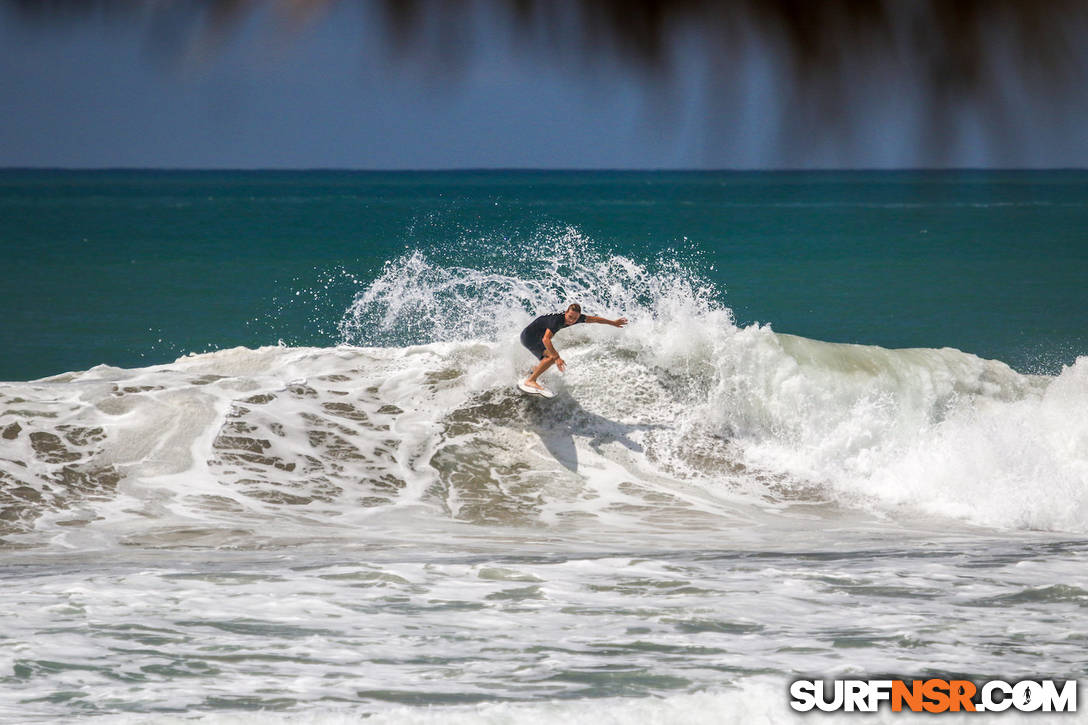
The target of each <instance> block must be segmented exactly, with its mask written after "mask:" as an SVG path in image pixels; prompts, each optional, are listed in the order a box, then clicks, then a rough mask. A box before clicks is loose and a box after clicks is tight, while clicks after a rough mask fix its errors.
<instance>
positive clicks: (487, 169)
mask: <svg viewBox="0 0 1088 725" xmlns="http://www.w3.org/2000/svg"><path fill="white" fill-rule="evenodd" d="M11 171H73V172H76V171H110V172H118V171H124V172H163V171H167V172H181V173H187V172H188V173H208V172H241V173H247V172H294V173H327V172H338V173H357V174H367V173H373V174H446V173H449V174H456V173H613V174H615V173H632V174H641V173H689V174H690V173H707V174H715V173H738V174H749V173H784V174H788V173H808V172H811V173H836V172H858V173H872V172H901V171H912V172H946V171H947V172H963V171H972V172H998V171H1041V172H1042V171H1088V166H896V167H893V166H820V167H791V166H782V167H771V168H759V167H719V168H696V167H681V166H662V167H559V166H556V167H548V166H535V167H534V166H458V167H430V168H428V167H412V168H396V167H394V168H368V167H350V166H0V173H4V172H11Z"/></svg>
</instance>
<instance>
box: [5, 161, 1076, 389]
mask: <svg viewBox="0 0 1088 725" xmlns="http://www.w3.org/2000/svg"><path fill="white" fill-rule="evenodd" d="M567 226H570V227H573V228H575V229H577V230H579V232H580V233H581V234H582V235H583V236H584V237H585V238H586V239H588V240H589V243H590V244H591V245H592V247H593V248H595V249H596V250H597V251H599V252H601V253H605V254H616V255H626V256H629V257H631V258H633V259H635V260H646V259H649V258H653V257H655V256H657V255H662V254H664V255H669V254H672V251H671V250H674V249H675V250H679V252H678V253H679V255H680V256H681V257H682V258H683V259H684V260H686V261H687V262H688V264H689V266H690V267H691V268H692V269H693V270H694V271H697V272H698V273H699V274H701V275H702V276H703V277H704V278H705V279H706V280H707V281H709V282H711V283H712V284H713V285H714V287H715V294H717V295H718V296H719V297H720V299H721V301H722V303H723V304H725V305H727V306H728V307H730V308H731V309H732V310H733V311H734V313H735V315H736V318H737V321H738V322H740V323H742V324H744V323H748V322H752V321H760V322H764V323H770V324H771V326H772V327H773V328H774V329H775V330H776V331H779V332H788V333H792V334H797V335H801V336H804V337H808V338H814V339H819V340H826V341H835V342H857V343H865V344H874V345H880V346H884V347H954V348H957V349H960V350H964V351H967V352H972V353H975V354H977V355H980V356H982V357H987V358H997V359H1001V360H1004V361H1005V362H1007V363H1009V364H1010V365H1012V366H1013V367H1015V368H1017V369H1019V370H1021V371H1046V372H1054V371H1056V370H1057V369H1059V368H1060V365H1061V364H1070V363H1071V362H1072V361H1073V359H1074V358H1075V357H1076V355H1077V354H1084V353H1085V352H1086V351H1088V325H1086V324H1085V313H1084V310H1085V309H1088V285H1085V284H1084V279H1085V273H1086V272H1088V234H1086V230H1088V173H1085V172H1072V171H1070V172H1020V171H1009V172H804V173H800V172H799V173H716V172H707V173H681V172H667V173H665V172H662V173H650V172H647V173H626V172H624V173H613V172H449V173H411V172H405V173H369V172H368V173H355V172H324V171H322V172H174V171H163V172H160V171H4V172H0V246H2V247H3V249H4V250H5V251H4V252H3V260H4V264H3V265H2V267H0V269H2V272H0V274H2V275H3V277H2V279H0V283H2V285H3V289H4V294H3V296H2V298H0V319H2V320H3V327H2V330H3V346H4V350H5V353H4V355H3V356H2V357H0V379H7V380H19V379H24V380H25V379H31V378H36V377H42V376H45V375H51V374H56V373H60V372H63V371H69V370H82V369H86V368H89V367H91V366H93V365H96V364H99V363H107V364H110V365H116V366H121V367H135V366H141V365H148V364H152V363H159V362H166V361H169V360H172V359H174V358H176V357H178V356H179V355H182V354H185V353H189V352H204V351H209V350H215V349H221V348H225V347H234V346H238V345H244V346H249V347H256V346H260V345H267V344H275V343H276V342H278V341H280V340H282V341H284V342H285V343H287V344H291V345H318V346H327V345H332V344H336V343H337V342H340V341H341V339H340V333H339V331H338V329H337V323H338V322H339V321H340V319H341V318H342V316H343V315H344V313H345V311H346V310H347V308H348V307H349V306H350V304H351V301H352V298H353V296H354V295H355V294H356V293H357V292H358V291H359V290H360V289H361V288H362V287H363V286H365V284H366V282H368V281H369V280H371V279H373V278H374V277H375V276H376V275H377V274H378V273H379V272H380V270H381V268H382V265H383V263H385V262H386V261H390V260H394V259H396V258H397V257H398V255H401V254H403V253H404V251H405V250H406V249H419V250H424V251H425V252H427V253H429V254H430V255H432V256H435V257H437V258H441V259H443V260H444V261H446V262H447V263H450V264H465V265H469V266H472V265H473V264H476V265H477V266H486V264H487V260H488V259H489V258H490V257H492V256H493V255H494V254H495V253H496V250H498V249H501V248H520V249H524V248H532V247H536V246H539V245H542V244H543V245H546V244H547V243H548V238H549V234H550V233H551V231H552V230H554V229H557V228H563V227H567ZM531 261H532V260H529V262H527V264H529V263H531ZM525 271H526V272H528V271H529V270H525ZM424 341H425V340H415V341H414V342H424ZM364 342H365V340H364Z"/></svg>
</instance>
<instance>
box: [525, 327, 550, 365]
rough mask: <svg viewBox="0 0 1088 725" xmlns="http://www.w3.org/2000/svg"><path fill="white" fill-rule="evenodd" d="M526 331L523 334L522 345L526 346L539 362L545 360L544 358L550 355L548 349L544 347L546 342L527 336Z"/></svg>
mask: <svg viewBox="0 0 1088 725" xmlns="http://www.w3.org/2000/svg"><path fill="white" fill-rule="evenodd" d="M526 332H528V330H525V331H524V332H522V333H521V344H522V345H524V346H525V347H526V348H527V349H528V350H529V352H531V353H533V354H534V355H536V359H537V360H543V359H544V356H545V355H547V354H548V349H547V348H546V347H544V340H542V339H540V338H534V337H533V336H532V335H526V334H525V333H526Z"/></svg>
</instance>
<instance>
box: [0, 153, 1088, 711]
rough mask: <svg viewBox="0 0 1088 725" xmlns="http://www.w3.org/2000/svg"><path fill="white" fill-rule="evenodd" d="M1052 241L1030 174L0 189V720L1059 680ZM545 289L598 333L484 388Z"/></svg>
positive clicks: (1086, 540) (1065, 181)
mask: <svg viewBox="0 0 1088 725" xmlns="http://www.w3.org/2000/svg"><path fill="white" fill-rule="evenodd" d="M1086 229H1088V173H1085V172H1073V171H1068V172H879V173H878V172H823V173H610V172H595V173H583V172H578V173H575V172H569V173H559V172H547V173H545V172H539V173H537V172H456V173H453V172H451V173H347V172H233V173H226V172H127V171H110V172H73V171H4V172H0V248H2V249H3V261H4V264H3V265H2V266H0V275H3V277H2V282H3V290H4V293H3V295H2V296H0V331H2V336H3V337H2V341H3V347H2V349H3V353H2V354H0V380H6V381H7V382H3V383H0V580H2V586H0V625H2V626H0V721H3V722H66V721H70V720H72V719H73V718H77V717H79V718H87V719H95V718H97V719H101V720H103V721H106V722H124V723H129V722H141V723H142V722H156V723H158V722H193V721H195V722H228V723H264V722H320V723H326V722H327V723H341V722H358V721H363V720H365V721H367V722H410V723H416V722H421V723H431V722H434V723H438V722H441V723H447V722H455V723H533V722H593V723H602V722H603V723H609V722H616V723H623V722H659V723H702V722H707V723H710V722H714V723H719V722H783V721H791V720H793V719H794V718H795V717H797V716H795V715H794V714H793V713H792V711H791V710H790V708H789V704H788V702H789V697H788V683H789V682H790V681H791V680H793V679H797V678H802V677H803V678H808V677H813V676H817V677H829V678H833V677H843V678H859V677H870V676H871V677H902V678H905V679H915V678H925V677H929V676H939V677H945V678H948V677H956V678H967V679H973V680H975V681H983V680H987V679H994V678H1000V679H1007V680H1016V679H1051V678H1054V679H1077V678H1083V677H1084V676H1085V674H1086V668H1088V665H1086V661H1088V660H1086V658H1085V655H1084V651H1085V646H1086V644H1088V573H1086V565H1088V325H1086V322H1088V319H1086V312H1085V310H1088V291H1086V289H1088V286H1086V285H1085V280H1086V279H1088V274H1086V272H1088V235H1086V232H1085V230H1086ZM570 301H578V302H581V304H582V305H583V307H584V309H585V310H586V311H587V312H589V313H590V314H597V315H601V316H606V317H619V316H624V317H627V318H628V319H629V320H630V324H629V325H628V326H627V327H626V328H624V329H622V330H620V329H615V328H612V327H608V326H603V325H581V326H578V327H575V328H571V329H568V330H564V331H562V332H561V333H560V334H559V335H558V336H557V337H556V346H557V347H558V348H559V349H560V351H561V352H562V353H563V356H564V358H565V359H566V361H567V364H568V369H567V372H566V373H565V374H560V373H559V372H558V371H554V370H553V371H550V372H548V373H546V375H545V377H544V380H545V382H546V383H547V384H548V385H549V386H551V387H552V388H553V389H555V390H556V391H557V392H558V396H557V398H556V399H554V400H551V401H545V400H541V399H537V398H530V397H525V396H523V395H521V394H520V393H518V392H517V391H516V390H515V389H514V387H513V384H514V382H515V381H516V380H517V378H518V377H519V375H523V374H524V373H525V372H526V371H527V370H528V369H529V367H530V363H531V362H532V359H531V358H530V357H529V355H528V353H527V352H526V351H525V350H524V349H523V348H521V347H520V345H519V344H518V341H517V336H518V333H519V331H520V330H521V328H522V327H523V326H524V325H525V324H527V323H528V322H529V321H530V320H531V319H532V318H533V317H534V316H535V315H537V314H542V313H544V312H551V311H558V310H561V309H562V308H563V307H565V305H566V304H567V303H568V302H570ZM1082 695H1083V693H1082ZM1082 709H1083V708H1082ZM857 717H860V716H851V715H848V714H844V715H842V716H841V717H835V716H829V717H820V718H819V719H821V720H831V721H838V720H840V719H841V720H845V721H849V720H851V719H856V718H857ZM797 719H801V718H797ZM870 719H874V720H875V721H880V722H884V721H889V720H901V719H902V718H901V717H899V716H894V715H893V713H890V712H884V713H881V714H880V715H878V716H875V718H870ZM951 719H954V718H949V720H950V721H951ZM1020 719H1021V718H1020V717H1019V716H1017V715H1010V714H1005V715H1003V716H1001V720H1002V721H1003V722H1018V721H1019V720H1020ZM1022 719H1023V720H1025V721H1030V722H1045V721H1046V720H1047V717H1046V716H1045V715H1043V716H1040V715H1037V714H1036V715H1024V716H1023V717H1022ZM1083 719H1084V716H1083V715H1081V714H1078V715H1076V716H1072V717H1071V718H1070V717H1063V718H1060V721H1061V722H1072V721H1080V720H1083ZM979 720H980V718H978V717H975V718H972V719H971V721H979Z"/></svg>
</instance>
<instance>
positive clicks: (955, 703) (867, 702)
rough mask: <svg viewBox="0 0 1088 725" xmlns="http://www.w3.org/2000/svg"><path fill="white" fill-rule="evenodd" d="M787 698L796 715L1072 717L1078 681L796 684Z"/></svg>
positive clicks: (818, 681)
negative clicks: (883, 709) (881, 712)
mask: <svg viewBox="0 0 1088 725" xmlns="http://www.w3.org/2000/svg"><path fill="white" fill-rule="evenodd" d="M790 697H791V700H790V707H792V708H793V709H794V710H797V711H798V712H808V711H810V710H812V709H813V708H816V709H819V710H822V711H824V712H835V711H843V712H876V711H877V710H878V709H879V708H880V706H881V705H882V704H883V703H888V704H889V705H890V706H891V709H892V711H893V712H901V711H902V710H910V711H912V712H1003V711H1005V710H1008V709H1009V708H1012V709H1014V710H1019V711H1020V712H1037V711H1038V712H1076V711H1077V681H1076V680H1064V681H1061V682H1060V683H1059V681H1055V680H1038V681H1037V680H1022V681H1020V682H1014V683H1009V682H1005V681H1004V680H990V681H989V682H985V683H983V684H982V686H981V687H980V686H977V685H975V683H973V682H971V681H970V680H938V679H931V680H911V681H909V682H908V681H905V680H834V681H833V682H824V681H823V680H797V681H796V682H794V683H792V684H791V685H790Z"/></svg>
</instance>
